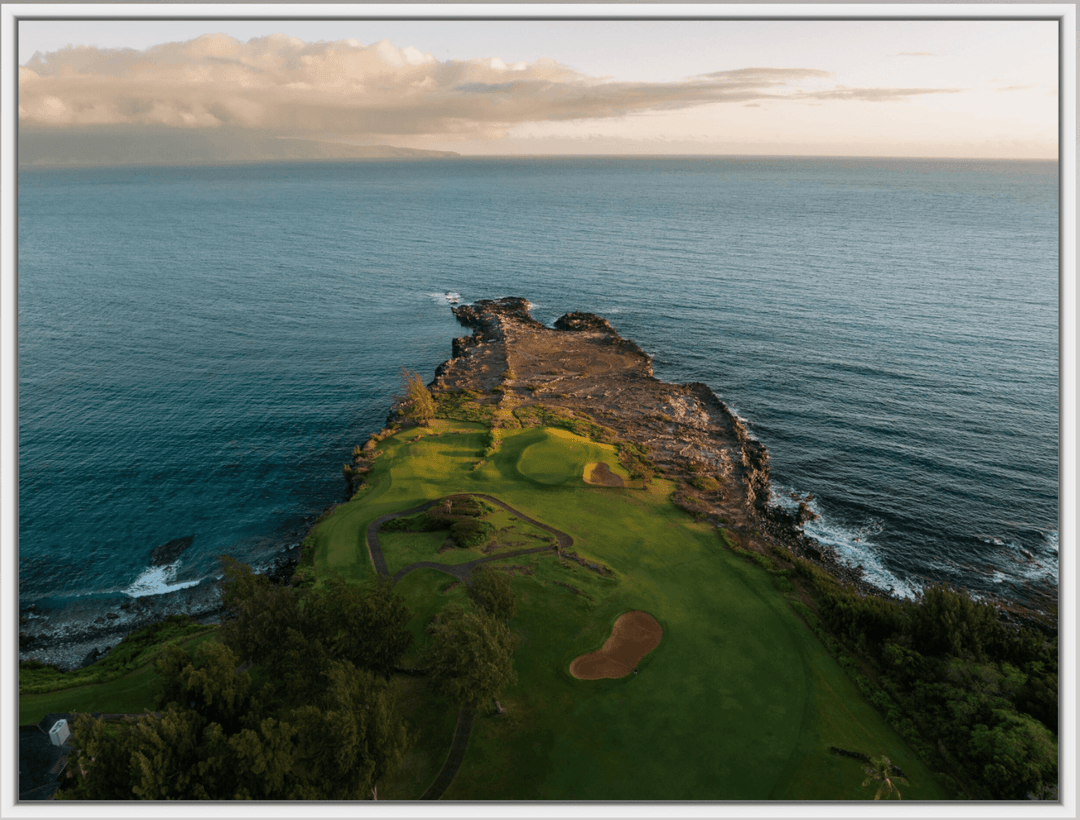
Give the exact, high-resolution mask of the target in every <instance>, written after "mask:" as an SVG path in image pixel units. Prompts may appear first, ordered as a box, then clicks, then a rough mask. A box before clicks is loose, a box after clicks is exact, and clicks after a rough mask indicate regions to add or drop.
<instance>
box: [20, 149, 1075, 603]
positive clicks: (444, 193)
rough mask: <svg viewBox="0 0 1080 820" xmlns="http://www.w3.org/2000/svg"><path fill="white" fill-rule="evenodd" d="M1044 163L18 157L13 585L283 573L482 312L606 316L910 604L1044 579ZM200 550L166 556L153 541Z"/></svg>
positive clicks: (1054, 317)
mask: <svg viewBox="0 0 1080 820" xmlns="http://www.w3.org/2000/svg"><path fill="white" fill-rule="evenodd" d="M1057 174H1058V169H1057V164H1056V163H1040V162H1007V161H1001V162H989V161H985V162H984V161H965V162H957V161H920V160H869V159H794V158H722V159H714V158H710V159H704V158H688V159H611V158H608V159H582V158H577V159H559V160H555V159H548V160H515V159H462V160H452V161H437V162H416V161H413V162H389V161H388V162H367V163H325V164H285V165H280V164H276V165H271V164H267V165H236V166H225V167H205V168H153V169H84V170H48V171H41V170H36V171H21V172H20V175H19V200H18V202H19V224H18V231H19V233H18V236H19V248H18V260H19V281H18V294H19V478H20V485H19V584H20V596H21V598H22V602H23V603H24V604H26V603H27V602H34V601H38V602H41V603H42V604H43V605H47V606H59V605H63V604H64V603H65V602H69V601H76V600H80V599H83V600H85V599H86V597H87V596H91V597H92V596H94V595H99V594H103V593H113V594H116V593H121V594H123V593H126V594H128V595H142V594H148V593H153V592H160V591H164V590H167V589H174V588H178V587H180V586H183V585H184V584H191V583H194V582H197V581H198V580H199V579H201V578H204V577H206V576H207V575H211V574H214V572H215V570H216V568H217V563H216V560H217V556H219V555H221V554H222V553H229V554H232V555H235V556H237V557H239V558H241V559H242V560H247V561H251V562H253V563H256V564H260V563H264V562H265V561H267V560H268V559H269V558H270V557H272V556H273V555H274V554H275V553H278V552H279V551H280V550H281V549H282V548H283V547H285V546H287V545H289V544H294V543H296V542H297V541H298V540H299V538H300V537H301V536H302V534H303V532H304V530H305V528H306V527H307V526H308V524H309V523H310V522H311V519H312V518H313V517H314V516H316V515H317V514H318V513H319V512H320V511H321V510H322V509H324V508H325V507H326V506H327V505H328V504H330V503H333V502H335V501H338V500H340V498H341V495H342V490H343V487H344V484H343V481H342V478H341V473H340V465H341V464H342V463H343V462H344V461H346V460H348V458H349V453H350V451H351V449H352V447H353V446H354V445H355V444H359V443H362V442H363V441H364V440H365V439H366V437H367V434H368V433H370V432H372V431H374V430H377V429H378V428H379V427H381V426H382V421H383V419H384V418H385V415H386V411H387V409H388V406H389V403H390V401H391V398H392V395H393V394H394V393H395V392H396V391H397V390H398V388H399V381H400V380H399V375H398V374H399V371H400V368H401V367H402V366H405V367H408V368H410V369H413V370H417V371H419V372H420V373H421V374H424V375H425V377H426V378H430V377H431V376H432V374H433V371H434V368H435V367H436V366H437V365H438V364H439V363H440V362H441V361H442V360H444V359H445V358H447V357H448V356H449V354H450V340H451V339H452V338H453V337H454V336H458V335H463V334H464V333H465V332H466V331H465V330H464V329H463V328H461V327H460V326H459V325H458V324H457V323H456V321H455V320H454V318H453V316H452V314H451V312H450V310H449V307H448V305H447V302H446V299H445V296H444V295H443V294H445V293H446V292H447V291H452V292H457V293H459V294H460V295H461V297H462V299H463V301H472V300H475V299H480V298H493V297H499V296H504V295H517V296H524V297H526V298H527V299H529V300H530V301H531V302H532V303H533V304H534V311H533V313H534V316H536V318H538V319H540V320H541V321H545V322H551V321H553V320H554V319H555V318H556V317H558V316H559V315H561V314H562V313H564V312H566V311H570V310H584V311H590V312H594V313H598V314H600V315H603V316H605V317H607V318H608V319H609V320H611V322H612V323H613V324H614V326H615V327H616V328H617V329H618V331H619V332H620V333H621V334H622V335H623V336H626V337H628V338H632V339H634V340H635V341H637V342H638V343H639V344H640V345H641V346H642V348H643V349H644V350H645V351H646V352H648V353H649V354H651V355H652V356H653V357H654V360H655V371H656V374H657V376H658V377H660V378H662V379H665V380H668V381H703V382H706V383H707V384H709V385H710V386H711V387H712V388H713V389H714V390H715V391H716V392H717V394H718V395H719V396H720V397H721V398H722V399H724V400H725V401H726V402H727V403H728V404H729V405H731V406H732V408H733V409H735V410H736V411H737V412H738V413H739V414H740V415H741V416H742V417H744V418H745V419H746V420H747V422H748V425H749V427H750V429H751V431H752V433H753V434H754V435H756V436H757V437H758V438H760V439H761V440H762V441H763V442H764V443H765V444H766V445H767V446H768V448H769V450H770V453H771V455H772V463H773V482H774V496H775V498H776V501H777V503H781V504H792V503H794V502H793V500H792V499H791V497H790V494H791V493H794V492H797V493H800V494H806V493H813V494H814V496H815V499H814V501H813V503H812V507H813V508H814V509H815V510H816V511H817V512H819V513H820V514H821V516H822V517H821V519H820V520H819V521H818V522H815V523H814V524H812V525H809V527H808V531H809V532H810V533H811V534H812V535H815V536H816V537H818V538H820V539H821V540H822V541H824V542H826V543H829V544H831V545H832V546H834V547H835V548H836V549H837V550H838V551H839V552H840V553H841V555H843V556H844V557H845V558H846V559H847V560H850V561H852V562H853V563H859V564H862V565H863V566H864V568H865V569H866V571H867V574H868V577H869V578H870V579H871V580H872V581H874V582H875V583H877V584H879V585H880V586H882V587H883V588H889V587H892V588H894V589H895V590H896V591H897V592H898V593H899V594H905V595H908V594H911V593H912V592H913V591H914V590H916V589H918V588H919V587H920V586H921V585H922V584H924V583H925V582H926V581H927V580H947V581H950V582H952V583H958V584H961V585H964V586H966V587H968V588H969V589H972V590H974V591H976V592H979V593H985V592H993V593H995V594H997V595H1003V596H1006V597H1009V596H1013V595H1018V594H1020V593H1021V591H1022V589H1023V587H1024V585H1025V584H1027V583H1030V582H1049V583H1056V579H1057V567H1058V536H1057V526H1058V525H1057V520H1058V501H1057V497H1058V180H1057ZM188 535H191V536H194V539H195V540H194V543H193V546H192V547H191V549H190V550H189V552H187V553H186V554H185V556H184V557H183V559H182V560H181V562H180V563H179V564H178V565H174V566H171V567H168V568H158V569H156V570H151V569H150V567H149V554H150V551H151V550H152V549H153V548H154V547H155V546H157V545H159V544H162V543H164V542H166V541H169V540H171V539H174V538H179V537H183V536H188Z"/></svg>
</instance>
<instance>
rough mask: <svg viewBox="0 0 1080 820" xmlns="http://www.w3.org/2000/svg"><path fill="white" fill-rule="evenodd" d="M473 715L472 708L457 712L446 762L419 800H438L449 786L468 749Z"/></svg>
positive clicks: (474, 715) (474, 714)
mask: <svg viewBox="0 0 1080 820" xmlns="http://www.w3.org/2000/svg"><path fill="white" fill-rule="evenodd" d="M474 717H476V713H475V712H474V711H473V710H472V709H462V710H461V711H460V712H459V713H458V721H457V728H456V729H455V730H454V739H453V741H452V742H451V743H450V751H449V752H448V753H447V755H446V762H445V763H443V767H442V768H441V769H440V770H439V773H438V774H437V775H435V779H434V780H433V781H432V782H431V785H430V786H428V787H427V791H426V792H424V793H423V794H422V795H421V796H420V799H421V800H438V799H439V798H440V797H442V796H443V793H444V792H445V791H446V790H447V789H448V788H450V784H451V783H452V782H453V781H454V777H455V776H457V773H458V769H459V768H461V762H462V761H463V760H464V759H465V752H466V751H468V749H469V735H471V734H472V725H473V718H474Z"/></svg>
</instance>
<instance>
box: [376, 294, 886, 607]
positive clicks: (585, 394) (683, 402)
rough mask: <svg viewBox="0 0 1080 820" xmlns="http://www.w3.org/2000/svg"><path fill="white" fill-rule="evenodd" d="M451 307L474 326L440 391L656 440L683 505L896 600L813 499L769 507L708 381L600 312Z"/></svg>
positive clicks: (752, 543) (741, 437)
mask: <svg viewBox="0 0 1080 820" xmlns="http://www.w3.org/2000/svg"><path fill="white" fill-rule="evenodd" d="M452 310H453V312H454V315H455V317H456V318H457V320H458V321H459V322H460V323H461V324H462V325H464V326H465V327H467V328H470V329H471V330H472V331H473V332H472V335H471V336H464V337H461V338H457V339H454V341H453V344H452V351H453V355H452V356H451V358H450V359H448V360H447V361H446V362H444V363H443V364H441V365H440V366H439V368H438V369H437V370H436V371H435V379H434V381H433V382H432V383H431V385H430V387H431V389H432V390H433V391H444V390H461V389H470V390H476V391H483V392H485V393H487V392H490V391H492V390H493V389H495V388H498V390H499V394H500V396H501V398H500V400H499V401H500V404H508V405H510V406H511V407H514V408H517V407H527V406H528V405H530V404H539V403H542V404H544V405H548V406H554V407H559V408H563V409H565V410H568V411H582V412H584V413H587V414H588V415H589V416H591V417H592V418H594V419H595V420H596V421H597V422H598V423H600V424H602V425H604V426H606V427H609V428H611V429H613V430H614V431H615V432H616V433H617V434H618V436H619V438H620V439H622V440H626V441H631V442H634V443H635V444H640V445H645V446H647V447H648V448H649V453H650V458H651V459H652V460H653V461H654V462H655V463H656V464H657V466H658V467H659V468H660V470H661V472H662V474H663V476H664V477H665V478H668V479H672V480H675V481H677V482H679V487H680V489H679V490H678V491H677V497H678V498H677V503H679V502H682V503H681V504H680V505H681V506H684V508H686V509H688V510H689V511H691V512H692V513H693V514H695V516H697V517H699V518H703V519H707V520H709V521H711V522H712V523H714V524H716V525H723V526H724V528H725V530H727V531H728V532H729V533H730V534H731V535H732V536H733V537H734V538H736V539H737V540H738V541H739V545H740V546H741V547H742V548H744V549H750V550H755V551H758V552H762V553H767V552H768V546H769V545H768V543H766V542H767V541H771V542H772V543H774V544H779V545H781V546H783V547H786V548H787V549H789V550H790V551H791V552H792V553H794V554H795V555H798V556H801V557H804V558H807V559H809V560H812V561H814V562H816V563H818V564H820V565H821V566H822V567H824V568H825V569H827V570H828V571H829V572H830V573H831V574H832V575H833V576H834V577H836V578H837V579H839V580H840V581H841V582H843V583H846V584H850V585H852V586H854V587H855V588H857V589H858V590H859V591H860V592H861V593H863V594H873V595H879V596H882V597H891V593H890V592H889V591H888V590H883V589H879V588H878V587H875V586H873V585H872V584H870V583H869V582H868V581H867V580H866V579H865V578H864V577H863V574H862V572H861V570H860V569H859V568H858V567H853V566H851V565H849V564H847V563H846V562H844V561H842V560H841V559H840V558H839V557H838V556H837V555H836V553H835V552H834V551H833V550H832V549H831V548H830V547H828V546H827V545H824V544H821V543H819V542H817V541H815V540H814V539H812V538H810V537H808V536H807V535H806V534H805V533H804V532H803V531H802V525H803V524H804V523H805V522H806V521H807V520H809V518H810V517H811V516H813V513H811V512H810V510H809V508H808V507H807V505H806V503H805V502H804V503H802V504H801V505H800V506H799V507H798V510H797V512H795V513H790V512H787V511H786V510H784V509H781V508H779V507H776V506H774V505H772V504H770V499H771V492H770V485H769V453H768V450H767V449H766V447H765V445H763V444H762V443H761V442H760V441H758V440H757V439H755V438H754V437H753V436H752V435H751V434H750V432H749V431H748V430H747V428H746V425H745V424H744V423H743V422H742V420H741V419H739V417H738V416H737V415H735V414H734V413H733V412H732V411H731V409H730V408H729V407H728V406H727V405H726V404H725V403H724V402H723V401H721V400H720V398H719V397H718V396H717V395H716V394H715V393H713V391H712V390H711V389H710V388H709V386H708V385H706V384H703V383H700V382H694V383H690V384H670V383H667V382H662V381H660V380H659V379H657V378H655V376H654V375H653V367H652V359H651V358H650V357H649V356H648V355H647V354H646V353H645V352H644V351H643V350H642V349H641V348H640V347H639V346H638V345H637V344H636V343H634V342H633V341H631V340H629V339H624V338H622V337H621V336H620V335H619V334H618V332H617V331H616V330H615V329H614V327H612V325H611V323H610V322H608V321H607V320H606V319H604V318H602V317H600V316H596V315H594V314H590V313H567V314H565V315H564V316H562V317H560V318H559V319H557V320H556V321H555V322H554V327H550V328H549V327H547V326H546V325H543V324H542V323H540V322H538V321H536V320H535V319H534V318H533V317H532V315H531V313H530V305H529V303H528V301H527V300H525V299H522V298H520V297H506V298H502V299H497V300H480V301H478V302H476V303H474V304H471V305H461V306H459V307H454V308H452ZM393 417H394V412H393V411H392V412H391V419H393ZM702 477H714V478H715V479H717V483H718V484H719V485H720V487H719V489H717V490H715V491H710V490H709V489H708V488H706V489H704V490H702V489H699V488H698V486H695V483H694V482H695V479H701V478H702ZM697 484H698V485H700V484H701V482H700V480H699V481H698V482H697ZM709 486H711V485H709Z"/></svg>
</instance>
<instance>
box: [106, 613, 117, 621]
mask: <svg viewBox="0 0 1080 820" xmlns="http://www.w3.org/2000/svg"><path fill="white" fill-rule="evenodd" d="M105 617H106V618H108V619H109V620H110V621H115V620H116V619H117V618H119V617H120V616H119V615H117V614H116V613H115V612H106V613H105Z"/></svg>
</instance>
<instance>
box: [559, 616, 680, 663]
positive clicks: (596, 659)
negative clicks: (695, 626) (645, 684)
mask: <svg viewBox="0 0 1080 820" xmlns="http://www.w3.org/2000/svg"><path fill="white" fill-rule="evenodd" d="M663 634H664V630H662V629H661V628H660V624H659V623H657V621H656V618H654V617H653V616H652V615H650V614H649V613H648V612H641V611H639V610H634V611H632V612H626V613H624V614H622V615H620V616H619V619H618V620H617V621H615V625H614V626H612V627H611V637H609V638H608V639H607V640H606V641H604V645H603V646H602V647H600V648H599V649H597V650H596V651H595V652H589V653H588V654H586V655H579V656H578V657H576V658H574V660H573V662H572V663H571V664H570V674H571V675H573V676H574V677H575V678H581V679H582V680H597V679H598V678H624V677H626V676H627V675H629V674H630V673H631V672H633V671H634V668H635V667H636V666H637V665H638V661H640V660H641V659H642V658H644V657H645V656H646V655H648V654H649V653H650V652H652V651H653V650H654V649H656V647H658V646H659V645H660V638H661V637H663Z"/></svg>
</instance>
